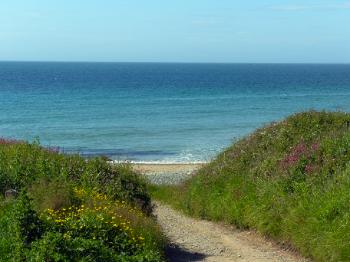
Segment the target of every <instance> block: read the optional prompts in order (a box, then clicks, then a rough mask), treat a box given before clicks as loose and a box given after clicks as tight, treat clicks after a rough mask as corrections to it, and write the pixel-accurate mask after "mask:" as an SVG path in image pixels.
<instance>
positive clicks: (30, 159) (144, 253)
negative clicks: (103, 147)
mask: <svg viewBox="0 0 350 262" xmlns="http://www.w3.org/2000/svg"><path fill="white" fill-rule="evenodd" d="M9 189H13V190H16V191H17V192H18V194H19V196H18V197H17V198H11V199H4V198H3V197H1V198H0V257H1V261H163V251H162V250H163V246H164V242H165V241H164V238H163V236H162V232H161V230H160V228H159V227H158V225H157V224H156V222H155V220H154V218H153V217H152V216H151V211H152V203H151V200H150V196H149V194H148V192H147V188H146V184H145V182H144V181H143V180H142V179H141V178H140V177H139V176H138V175H137V174H135V173H134V172H133V171H132V169H131V167H130V166H129V165H124V164H121V165H116V166H114V165H111V164H109V163H108V162H106V160H105V159H104V158H95V159H91V160H86V159H83V158H81V157H79V156H67V155H63V154H59V153H58V152H57V151H56V150H52V149H45V148H43V147H41V146H40V145H39V144H38V143H32V144H30V143H26V142H22V141H20V142H18V141H13V140H6V139H0V193H1V196H3V195H4V193H5V192H6V191H7V190H9Z"/></svg>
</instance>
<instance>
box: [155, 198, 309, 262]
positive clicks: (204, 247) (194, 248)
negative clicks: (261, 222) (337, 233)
mask: <svg viewBox="0 0 350 262" xmlns="http://www.w3.org/2000/svg"><path fill="white" fill-rule="evenodd" d="M155 215H156V216H157V219H158V222H159V224H160V225H161V227H162V228H163V230H164V232H165V234H166V236H167V237H168V239H169V240H170V243H171V245H170V247H169V248H168V250H167V256H168V258H169V261H170V262H191V261H208V262H227V261H240V262H254V261H259V262H295V261H307V260H305V259H303V258H300V257H298V256H297V255H296V254H294V253H293V252H291V251H288V250H285V249H282V248H281V247H279V246H277V245H276V244H274V243H272V242H271V241H268V240H266V239H264V238H262V237H260V236H259V235H257V234H256V233H255V232H251V231H240V230H237V229H234V228H233V227H228V226H222V225H219V224H216V223H212V222H209V221H204V220H197V219H193V218H190V217H186V216H184V215H183V214H181V213H179V212H177V211H175V210H173V209H171V208H169V207H168V206H166V205H163V204H161V203H158V202H157V203H156V207H155Z"/></svg>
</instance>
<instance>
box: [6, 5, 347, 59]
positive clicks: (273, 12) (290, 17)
mask: <svg viewBox="0 0 350 262" xmlns="http://www.w3.org/2000/svg"><path fill="white" fill-rule="evenodd" d="M0 60H21V61H24V60H30V61H37V60H39V61H117V62H118V61H127V62H137V61H140V62H259V63H263V62H275V63H306V62H312V63H319V62H321V63H349V62H350V1H337V0H328V1H312V0H308V1H306V0H304V1H283V0H279V1H278V0H249V1H235V0H173V1H167V0H147V1H145V0H99V1H98V0H56V1H55V0H50V1H49V0H21V1H20V0H1V2H0Z"/></svg>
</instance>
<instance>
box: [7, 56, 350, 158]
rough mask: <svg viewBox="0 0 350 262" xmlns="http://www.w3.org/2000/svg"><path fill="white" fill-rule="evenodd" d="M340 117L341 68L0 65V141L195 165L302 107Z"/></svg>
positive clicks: (344, 90) (346, 96)
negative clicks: (336, 113)
mask: <svg viewBox="0 0 350 262" xmlns="http://www.w3.org/2000/svg"><path fill="white" fill-rule="evenodd" d="M307 109H317V110H320V109H327V110H343V111H350V65H288V64H152V63H150V64H148V63H20V62H16V63H8V62H2V63H0V136H2V137H8V138H16V139H26V140H33V139H35V138H39V139H40V142H41V143H42V144H44V145H47V146H59V147H60V148H61V150H62V151H65V152H69V153H70V152H78V153H80V154H82V155H86V156H91V155H99V154H103V155H107V156H109V157H111V158H113V159H116V160H122V159H128V160H132V161H146V162H148V161H150V162H196V161H206V160H209V159H210V158H212V157H213V156H215V154H216V153H218V152H219V151H220V150H221V149H222V148H224V147H226V146H228V145H230V144H231V142H232V141H233V140H234V139H237V138H239V137H242V136H243V135H246V134H248V133H249V132H252V131H253V130H254V129H255V128H257V127H260V126H262V125H264V124H265V123H268V122H271V121H277V120H280V119H281V118H283V117H285V116H287V115H289V114H291V113H294V112H299V111H302V110H307Z"/></svg>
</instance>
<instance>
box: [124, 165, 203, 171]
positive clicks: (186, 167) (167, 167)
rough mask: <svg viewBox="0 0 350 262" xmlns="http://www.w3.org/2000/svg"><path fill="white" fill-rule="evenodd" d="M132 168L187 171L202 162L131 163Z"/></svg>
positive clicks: (139, 169) (196, 167) (138, 169)
mask: <svg viewBox="0 0 350 262" xmlns="http://www.w3.org/2000/svg"><path fill="white" fill-rule="evenodd" d="M131 165H132V167H133V168H134V170H136V171H139V172H141V173H179V172H180V173H188V172H193V171H195V170H197V169H199V168H200V167H202V166H203V165H204V163H172V164H167V163H131Z"/></svg>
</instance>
